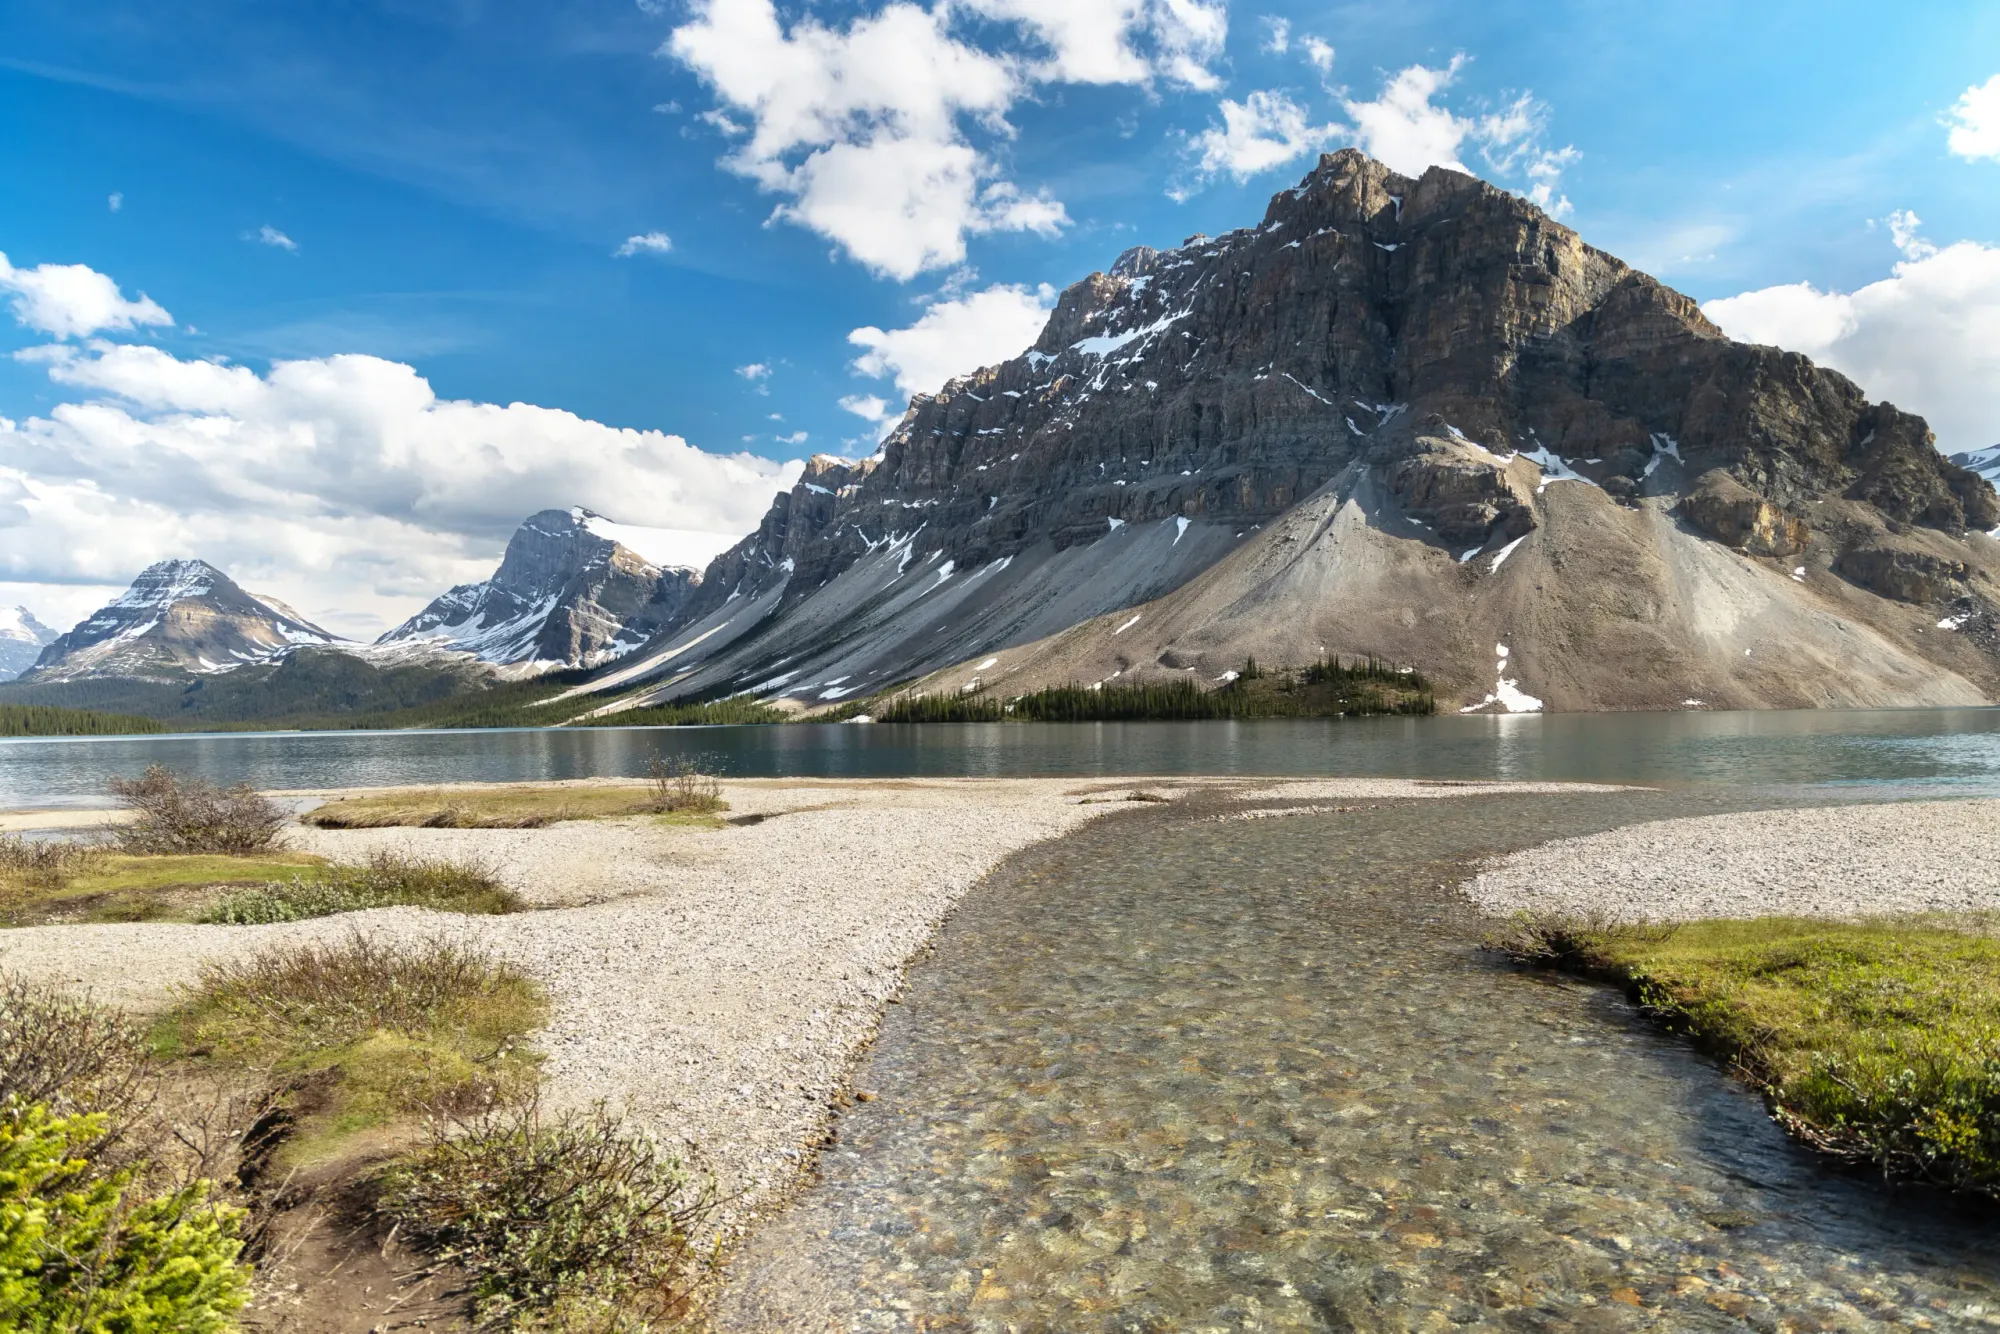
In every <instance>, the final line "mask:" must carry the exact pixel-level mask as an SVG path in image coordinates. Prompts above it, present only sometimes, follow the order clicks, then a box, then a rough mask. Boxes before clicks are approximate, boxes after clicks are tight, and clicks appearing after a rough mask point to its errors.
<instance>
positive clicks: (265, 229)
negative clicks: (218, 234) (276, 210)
mask: <svg viewBox="0 0 2000 1334" xmlns="http://www.w3.org/2000/svg"><path fill="white" fill-rule="evenodd" d="M244 239H245V240H247V241H255V242H256V243H257V244H258V245H267V246H270V247H271V248H272V249H274V250H285V251H289V252H291V253H292V254H294V255H296V254H298V253H299V243H298V242H297V241H294V240H293V239H292V238H291V237H289V236H287V235H285V234H284V233H283V232H281V231H279V230H278V229H277V228H276V227H273V226H272V225H271V224H270V223H268V222H267V223H265V224H264V225H263V226H262V227H259V228H258V229H257V230H256V231H254V232H246V233H244Z"/></svg>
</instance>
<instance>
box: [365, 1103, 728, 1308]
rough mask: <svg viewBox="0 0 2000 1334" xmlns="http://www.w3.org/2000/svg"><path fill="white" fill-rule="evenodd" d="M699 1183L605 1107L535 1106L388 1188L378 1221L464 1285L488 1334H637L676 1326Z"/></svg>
mask: <svg viewBox="0 0 2000 1334" xmlns="http://www.w3.org/2000/svg"><path fill="white" fill-rule="evenodd" d="M712 1202H713V1201H712V1195H711V1194H710V1192H709V1189H708V1187H707V1185H706V1183H704V1182H702V1181H700V1180H699V1179H698V1178H697V1177H696V1176H695V1174H694V1173H692V1172H690V1171H689V1170H688V1168H687V1166H686V1165H685V1164H684V1163H683V1162H682V1161H681V1160H680V1158H678V1157H677V1156H676V1155H674V1154H672V1153H670V1152H667V1151H665V1150H663V1149H661V1148H659V1147H658V1146H656V1145H655V1144H654V1143H653V1142H652V1141H650V1140H648V1139H645V1138H642V1137H639V1136H635V1135H631V1134H628V1133H626V1132H625V1131H624V1130H623V1129H622V1127H621V1126H620V1125H619V1123H618V1121H617V1120H616V1119H615V1118H613V1117H612V1116H611V1115H609V1114H608V1113H607V1112H606V1111H605V1110H604V1108H603V1107H601V1106H600V1107H597V1108H595V1109H592V1110H590V1111H587V1112H575V1113H569V1114H565V1115H563V1116H560V1117H556V1118H552V1119H550V1118H544V1117H542V1116H541V1115H540V1114H539V1112H538V1110H537V1108H536V1107H535V1106H534V1105H533V1104H529V1105H527V1106H525V1107H523V1108H520V1109H517V1110H513V1111H508V1112H504V1113H500V1114H495V1115H488V1116H486V1117H484V1118H481V1119H480V1120H478V1121H476V1122H474V1123H472V1124H470V1125H465V1126H457V1127H436V1128H434V1131H433V1134H432V1136H431V1139H430V1142H429V1143H428V1144H427V1145H426V1146H425V1147H424V1148H423V1149H422V1150H421V1151H420V1152H417V1153H415V1154H412V1155H410V1156H409V1157H407V1158H405V1159H404V1160H403V1161H401V1162H400V1163H398V1164H397V1165H396V1166H395V1167H394V1168H392V1169H391V1170H390V1171H389V1172H388V1173H387V1174H386V1176H385V1177H384V1179H383V1192H382V1201H381V1207H382V1210H383V1212H384V1213H385V1214H386V1215H387V1216H388V1217H390V1218H393V1219H394V1220H395V1221H396V1223H397V1225H398V1227H399V1228H400V1229H401V1230H402V1231H403V1232H404V1233H405V1235H407V1236H409V1237H410V1238H411V1239H412V1240H414V1241H416V1242H417V1243H418V1244H419V1245H420V1246H423V1247H424V1248H425V1249H426V1250H428V1251H430V1252H431V1253H432V1254H433V1255H435V1256H436V1257H437V1258H439V1259H440V1260H443V1261H445V1262H448V1263H451V1264H455V1265H457V1266H459V1267H460V1268H461V1269H463V1270H464V1271H465V1272H466V1273H467V1274H469V1275H470V1276H471V1279H472V1288H473V1294H474V1303H475V1305H474V1314H475V1316H476V1318H477V1319H478V1320H479V1322H480V1323H481V1324H482V1325H484V1326H487V1327H489V1328H523V1327H528V1328H551V1329H565V1330H568V1329H606V1330H609V1329H622V1330H632V1329H644V1328H647V1327H649V1326H650V1324H651V1323H653V1322H655V1321H661V1320H672V1319H674V1318H676V1317H679V1316H682V1315H685V1314H686V1313H687V1308H688V1305H689V1301H690V1297H691V1291H692V1288H693V1286H694V1281H695V1279H696V1278H697V1276H698V1271H697V1269H696V1267H695V1266H694V1265H692V1264H690V1258H691V1256H692V1252H693V1248H692V1246H691V1244H690V1242H691V1234H692V1233H693V1232H694V1231H695V1230H696V1229H697V1227H698V1226H699V1224H700V1222H701V1220H702V1219H703V1218H704V1217H705V1216H706V1215H707V1213H708V1211H709V1209H710V1207H711V1205H712Z"/></svg>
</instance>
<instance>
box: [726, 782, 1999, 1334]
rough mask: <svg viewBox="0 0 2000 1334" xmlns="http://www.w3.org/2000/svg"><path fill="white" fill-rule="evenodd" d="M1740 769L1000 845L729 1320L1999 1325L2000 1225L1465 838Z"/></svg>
mask: <svg viewBox="0 0 2000 1334" xmlns="http://www.w3.org/2000/svg"><path fill="white" fill-rule="evenodd" d="M1751 804H1758V799H1757V798H1755V797H1751V796H1745V795H1744V794H1741V793H1736V794H1730V793H1724V792H1718V791H1715V790H1703V789H1683V790H1680V791H1678V792H1667V793H1643V794H1616V795H1584V794H1578V795H1574V796H1564V797H1559V798H1529V797H1495V798H1485V797H1479V798H1458V799H1450V800H1441V801H1431V802H1422V803H1383V804H1380V805H1378V806H1375V807H1372V808H1368V809H1360V810H1355V811H1352V812H1350V813H1346V814H1336V815H1314V816H1294V817H1286V818H1282V819H1263V820H1252V821H1241V820H1239V821H1215V820H1212V819H1204V818H1201V815H1202V813H1201V812H1199V811H1194V812H1184V811H1178V810H1176V811H1154V812H1146V813H1142V814H1137V815H1133V816H1120V817H1115V818H1114V819H1112V820H1108V821H1105V822H1101V823H1099V824H1097V825H1095V826H1093V827H1091V828H1089V829H1086V830H1085V831H1083V832H1081V833H1079V834H1078V835H1076V836H1074V837H1072V838H1069V839H1066V840H1063V841H1061V842H1059V843H1056V844H1053V845H1049V846H1046V847H1043V848H1040V849H1035V850H1031V851H1030V852H1028V853H1026V854H1023V855H1022V856H1020V857H1018V858H1016V859H1015V860H1014V861H1013V862H1012V863H1010V864H1009V865H1008V866H1007V867H1006V868H1004V869H1003V870H1002V871H1001V872H999V873H997V874H996V875H995V876H994V877H992V878H990V879H989V880H988V881H987V882H986V884H985V885H983V886H982V888H981V889H980V891H979V892H978V893H977V894H975V895H973V896H971V897H970V898H969V899H968V900H967V901H966V904H965V906H964V907H963V908H962V909H961V911H960V912H959V914H958V915H957V916H956V918H955V919H954V920H953V921H952V922H951V923H950V924H949V925H948V926H947V927H946V929H945V931H944V932H943V934H942V935H941V936H940V938H939V940H938V942H937V944H936V948H935V953H934V954H933V955H932V956H931V957H930V958H929V959H927V960H925V961H924V962H922V963H920V965H919V966H918V967H917V968H916V970H915V972H914V974H913V978H912V985H911V988H910V993H909V996H908V1002H907V1004H905V1005H902V1006H892V1007H890V1011H889V1017H888V1019H887V1021H886V1023H885V1026H884V1030H883V1033H882V1035H881V1038H880V1040H879V1042H878V1043H877V1045H876V1047H875V1048H874V1050H873V1052H872V1053H871V1055H870V1056H869V1058H868V1059H867V1061H866V1063H865V1065H864V1066H863V1068H862V1070H861V1071H860V1074H859V1078H858V1081H857V1083H858V1086H859V1087H861V1088H863V1089H867V1090H871V1091H874V1092H875V1093H877V1094H878V1098H877V1100H875V1101H873V1102H868V1103H862V1104H859V1105H857V1106H856V1107H855V1108H854V1109H852V1110H851V1111H850V1112H848V1113H846V1114H845V1115H844V1116H843V1118H842V1121H841V1123H840V1125H839V1127H838V1141H837V1143H835V1144H834V1145H832V1146H830V1147H829V1148H827V1149H826V1150H825V1152H824V1153H823V1155H822V1159H821V1170H822V1173H823V1179H822V1181H821V1182H820V1184H819V1185H818V1186H816V1187H815V1188H813V1189H812V1190H810V1191H809V1192H808V1193H807V1194H806V1195H805V1196H804V1197H803V1198H802V1199H801V1200H800V1201H799V1203H798V1204H797V1205H796V1206H795V1207H794V1208H793V1209H792V1210H791V1211H789V1212H788V1213H786V1214H784V1215H782V1216H781V1217H779V1218H778V1219H776V1220H775V1221H773V1222H772V1223H771V1224H769V1225H768V1226H767V1227H766V1228H765V1229H764V1230H762V1231H760V1232H759V1233H758V1234H756V1236H755V1237H754V1239H753V1240H752V1242H751V1243H750V1246H749V1249H748V1250H747V1251H746V1252H745V1253H744V1254H743V1255H742V1256H741V1257H739V1259H738V1260H737V1261H736V1263H735V1264H734V1266H733V1267H732V1270H731V1284H730V1287H729V1289H728V1291H727V1292H726V1294H725V1297H724V1301H723V1309H722V1311H721V1313H720V1315H719V1318H718V1324H719V1325H720V1327H721V1328H723V1329H726V1330H743V1331H759V1334H765V1332H768V1331H777V1330H794V1329H796V1330H808V1329H810V1330H874V1329H882V1330H932V1331H946V1330H950V1331H995V1332H998V1331H1024V1332H1025V1331H1075V1332H1077V1334H1086V1332H1095V1331H1105V1332H1107V1334H1108V1332H1111V1331H1120V1332H1122V1331H1196V1330H1200V1331H1209V1330H1218V1331H1219V1330H1328V1331H1335V1330H1341V1331H1345V1330H1369V1331H1376V1330H1380V1331H1391V1330H1394V1331H1405V1330H1438V1329H1449V1328H1454V1327H1481V1328H1495V1329H1509V1330H1626V1329H1658V1330H1744V1329H1754V1330H1848V1329H1877V1328H1885V1327H1898V1328H1900V1327H1920V1328H1934V1329H1972V1328H1991V1327H1995V1326H2000V1244H1996V1241H1995V1237H1996V1231H1995V1223H1996V1222H2000V1219H1996V1217H1995V1216H1994V1215H1992V1214H1991V1213H1981V1212H1978V1211H1967V1210H1961V1209H1958V1208H1955V1207H1954V1206H1953V1205H1952V1204H1951V1203H1950V1202H1949V1201H1947V1200H1944V1199H1941V1198H1939V1197H1937V1196H1934V1195H1929V1194H1924V1193H1913V1192H1895V1191H1889V1190H1887V1189H1884V1188H1883V1187H1882V1186H1880V1185H1879V1183H1874V1182H1870V1181H1868V1180H1865V1179H1856V1178H1853V1177H1848V1176H1842V1175H1836V1174H1833V1173H1831V1172H1828V1171H1826V1170H1824V1169H1823V1168H1822V1167H1821V1166H1820V1165H1819V1164H1818V1163H1816V1162H1815V1161H1814V1160H1813V1159H1812V1158H1811V1157H1810V1156H1808V1155H1807V1154H1806V1153H1804V1152H1803V1151H1801V1150H1799V1149H1797V1148H1796V1147H1795V1146H1793V1145H1792V1144H1791V1143H1790V1142H1789V1141H1788V1140H1787V1139H1786V1138H1785V1137H1784V1136H1783V1134H1782V1133H1780V1132H1779V1131H1778V1129H1777V1128H1776V1127H1775V1126H1774V1125H1773V1124H1772V1123H1771V1121H1770V1120H1769V1119H1768V1118H1767V1117H1766V1116H1765V1115H1764V1112H1763V1109H1762V1107H1761V1105H1760V1103H1759V1102H1758V1100H1757V1099H1756V1098H1755V1097H1754V1096H1753V1095H1752V1094H1750V1093H1749V1092H1748V1091H1746V1090H1745V1089H1744V1088H1742V1087H1741V1086H1740V1085H1739V1084H1737V1083H1735V1082H1733V1081H1731V1080H1730V1079H1729V1078H1728V1077H1727V1076H1726V1075H1725V1074H1724V1073H1723V1072H1722V1071H1721V1070H1719V1069H1718V1068H1716V1067H1715V1066H1714V1065H1713V1064H1712V1063H1710V1062H1708V1061H1706V1060H1704V1059H1702V1058H1700V1057H1698V1056H1696V1055H1694V1054H1693V1053H1691V1052H1690V1051H1688V1050H1687V1049H1686V1048H1685V1047H1683V1046H1682V1045H1680V1044H1679V1043H1677V1042H1676V1041H1675V1040H1673V1039H1671V1038H1668V1037H1664V1036H1662V1035H1661V1034H1659V1033H1657V1032H1655V1031H1654V1030H1652V1029H1650V1028H1649V1027H1647V1026H1646V1025H1645V1024H1644V1023H1643V1022H1642V1021H1641V1020H1639V1019H1638V1018H1637V1017H1635V1015H1634V1013H1633V1011H1632V1009H1631V1007H1630V1006H1628V1005H1627V1004H1626V1003H1625V1001H1624V1000H1623V998H1622V997H1620V996H1619V995H1617V994H1616V993H1615V992H1614V991H1611V990H1609V989H1606V988H1601V987H1594V986H1589V985H1583V984H1576V983H1570V982H1566V981H1562V980H1558V979H1552V978H1549V977H1546V976H1541V975H1534V974H1529V973H1524V972H1518V971H1514V970H1512V969H1509V968H1507V967H1505V966H1502V965H1498V964H1496V963H1494V962H1493V961H1492V960H1490V959H1489V958H1488V957H1487V956H1485V955H1483V954H1482V953H1481V952H1480V951H1479V950H1478V948H1477V940H1478V938H1479V935H1480V932H1481V930H1482V929H1483V927H1484V926H1485V925H1487V923H1485V922H1484V921H1483V920H1482V919H1480V918H1479V917H1478V916H1477V915H1476V914H1474V913H1473V912H1471V911H1470V910H1469V909H1468V908H1467V907H1466V906H1465V905H1464V902H1463V900H1462V899H1460V898H1458V897H1457V895H1456V894H1455V893H1454V892H1453V891H1452V890H1451V889H1450V888H1449V885H1450V883H1451V882H1452V881H1454V880H1455V878H1456V877H1457V876H1459V875H1460V874H1461V873H1462V872H1463V870H1464V869H1465V868H1466V866H1467V865H1468V864H1469V863H1470V861H1471V860H1472V859H1475V858H1477V857H1479V856H1481V855H1483V854H1489V853H1493V852H1497V851H1503V850H1506V849H1510V848H1515V847H1519V846H1523V845H1525V844H1528V843H1534V842H1539V841H1541V840H1543V839H1546V838H1550V837H1557V836H1564V835H1571V834H1578V833H1585V832H1591V831H1595V830H1599V829H1604V828H1609V827H1613V826H1615V825H1618V824H1623V823H1627V822H1630V821H1633V820H1646V819H1658V818H1665V817H1670V816H1676V815H1685V814H1699V813H1707V812H1710V811H1714V810H1720V809H1726V808H1734V807H1741V806H1744V805H1751Z"/></svg>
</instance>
